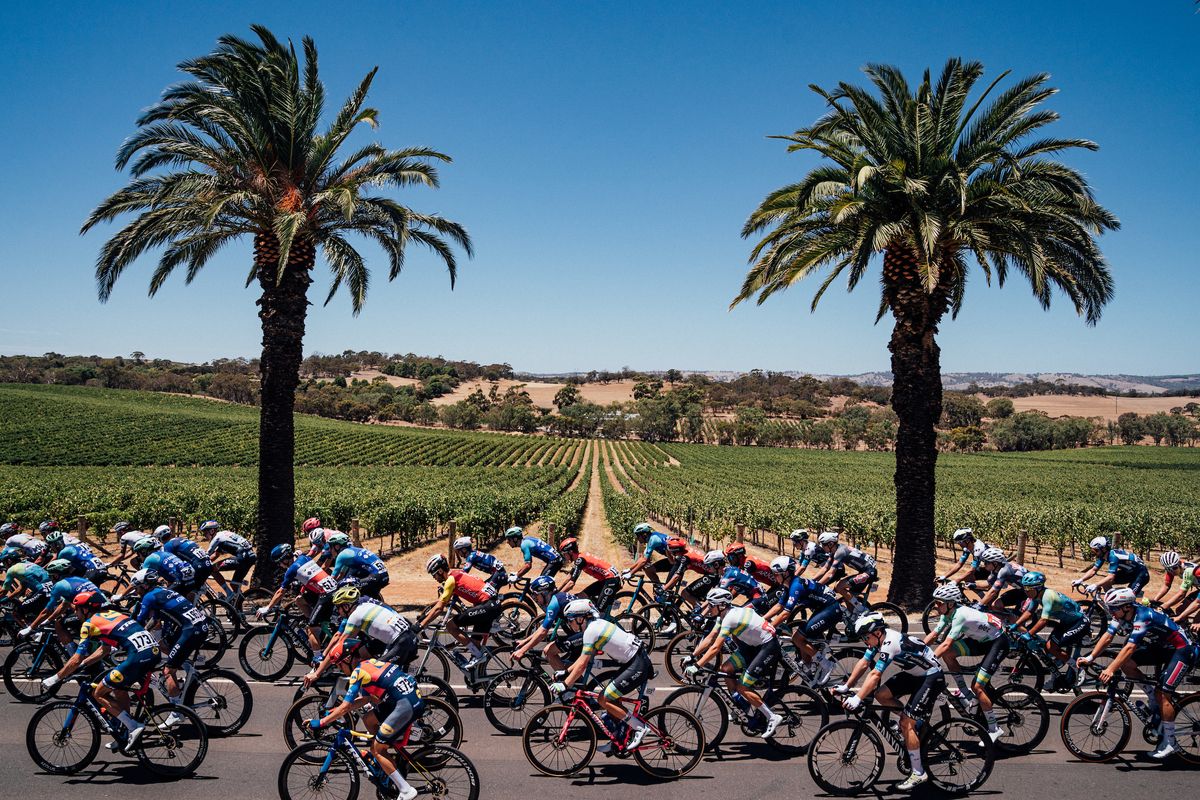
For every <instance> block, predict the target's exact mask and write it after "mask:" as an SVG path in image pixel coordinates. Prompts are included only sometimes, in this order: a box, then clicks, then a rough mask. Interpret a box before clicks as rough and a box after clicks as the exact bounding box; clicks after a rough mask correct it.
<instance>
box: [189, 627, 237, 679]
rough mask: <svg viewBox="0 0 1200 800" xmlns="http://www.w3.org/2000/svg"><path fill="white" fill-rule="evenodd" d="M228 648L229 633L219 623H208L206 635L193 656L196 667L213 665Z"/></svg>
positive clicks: (218, 661)
mask: <svg viewBox="0 0 1200 800" xmlns="http://www.w3.org/2000/svg"><path fill="white" fill-rule="evenodd" d="M228 650H229V634H228V633H226V632H225V629H224V628H222V627H221V626H220V625H213V624H211V623H210V624H209V626H208V637H207V638H206V639H205V640H204V644H202V645H200V649H199V650H198V651H197V652H196V655H195V657H194V662H195V665H196V666H197V667H198V668H201V669H203V668H205V667H215V666H216V665H217V664H219V663H220V661H221V659H222V658H223V657H224V656H225V653H226V652H228Z"/></svg>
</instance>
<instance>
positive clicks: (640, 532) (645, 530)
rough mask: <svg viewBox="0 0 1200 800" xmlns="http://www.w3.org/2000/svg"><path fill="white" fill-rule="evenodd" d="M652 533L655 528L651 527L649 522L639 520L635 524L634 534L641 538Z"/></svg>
mask: <svg viewBox="0 0 1200 800" xmlns="http://www.w3.org/2000/svg"><path fill="white" fill-rule="evenodd" d="M652 533H654V528H652V527H650V524H649V523H647V522H639V523H638V524H637V525H634V526H633V535H634V536H636V537H637V538H639V539H645V538H646V537H647V536H649V535H650V534H652Z"/></svg>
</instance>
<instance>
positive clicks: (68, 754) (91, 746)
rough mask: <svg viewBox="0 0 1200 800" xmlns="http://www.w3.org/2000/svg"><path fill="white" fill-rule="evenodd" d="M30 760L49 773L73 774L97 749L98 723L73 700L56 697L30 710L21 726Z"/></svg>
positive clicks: (83, 765) (82, 766)
mask: <svg viewBox="0 0 1200 800" xmlns="http://www.w3.org/2000/svg"><path fill="white" fill-rule="evenodd" d="M25 748H26V749H27V750H28V751H29V757H30V758H32V759H33V763H35V764H37V765H38V766H39V767H41V768H42V769H44V770H45V771H46V772H49V773H50V774H51V775H74V774H75V773H76V772H79V770H81V769H84V768H85V767H87V765H88V764H91V763H92V761H93V760H94V759H95V758H96V753H98V752H100V723H99V722H98V721H97V720H96V718H95V717H93V716H92V715H91V714H89V713H88V712H86V711H84V710H82V709H76V708H75V703H74V702H71V701H68V700H59V701H57V702H54V703H50V704H48V705H44V706H42V707H41V708H39V709H38V710H37V712H36V713H34V715H33V717H32V718H31V719H30V720H29V727H27V728H26V729H25Z"/></svg>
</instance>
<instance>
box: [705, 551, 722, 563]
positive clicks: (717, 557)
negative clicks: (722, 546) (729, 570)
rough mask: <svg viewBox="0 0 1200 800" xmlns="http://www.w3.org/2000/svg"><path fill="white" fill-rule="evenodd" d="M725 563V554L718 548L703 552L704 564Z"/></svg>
mask: <svg viewBox="0 0 1200 800" xmlns="http://www.w3.org/2000/svg"><path fill="white" fill-rule="evenodd" d="M724 563H725V554H724V553H722V552H721V551H720V550H709V551H708V552H707V553H705V554H704V564H705V566H709V567H715V566H716V565H717V564H724Z"/></svg>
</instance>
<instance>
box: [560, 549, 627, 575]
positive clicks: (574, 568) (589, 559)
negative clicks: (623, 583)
mask: <svg viewBox="0 0 1200 800" xmlns="http://www.w3.org/2000/svg"><path fill="white" fill-rule="evenodd" d="M584 572H586V573H587V574H588V575H590V576H591V577H593V578H595V579H596V580H598V581H607V580H611V579H612V578H616V577H618V576H619V575H620V573H618V572H617V568H616V567H614V566H613V565H612V564H610V563H608V562H607V561H604V560H603V559H599V558H596V557H595V556H593V555H591V554H589V553H580V554H579V555H578V556H576V557H575V562H574V563H573V564H572V565H571V580H573V581H577V580H579V576H580V574H581V573H584Z"/></svg>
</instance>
